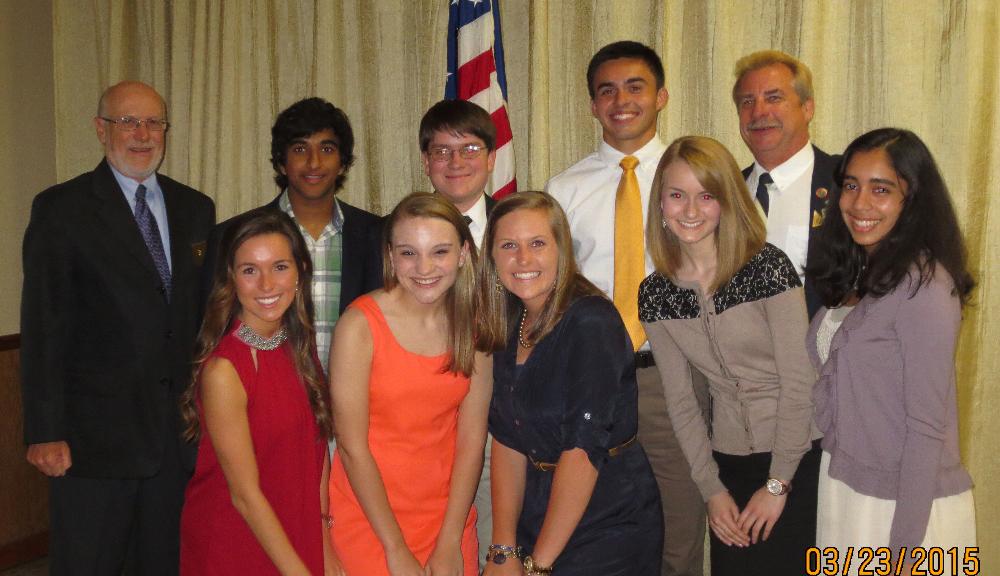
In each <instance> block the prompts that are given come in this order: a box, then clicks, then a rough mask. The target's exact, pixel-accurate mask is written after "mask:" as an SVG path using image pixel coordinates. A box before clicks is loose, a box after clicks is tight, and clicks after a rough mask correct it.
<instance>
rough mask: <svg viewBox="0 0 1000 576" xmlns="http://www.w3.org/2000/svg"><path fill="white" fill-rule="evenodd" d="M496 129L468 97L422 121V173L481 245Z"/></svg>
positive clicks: (481, 504)
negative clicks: (457, 212) (462, 219)
mask: <svg viewBox="0 0 1000 576" xmlns="http://www.w3.org/2000/svg"><path fill="white" fill-rule="evenodd" d="M496 140H497V129H496V126H495V125H494V124H493V119H492V118H490V115H489V113H488V112H487V111H486V110H484V109H483V108H481V107H480V106H478V105H476V104H473V103H472V102H469V101H467V100H442V101H440V102H438V103H437V104H435V105H433V106H431V107H430V108H429V109H428V110H427V112H425V113H424V117H423V118H421V120H420V152H421V156H422V157H423V162H424V173H425V174H427V177H428V178H430V180H431V184H432V185H433V186H434V191H435V192H437V193H438V194H440V195H442V196H444V197H445V198H447V199H448V201H449V202H451V203H452V204H453V205H454V206H455V207H456V208H458V211H459V212H461V213H462V215H463V216H465V219H466V222H468V224H469V231H470V232H472V239H473V240H475V242H476V249H477V250H481V249H482V243H483V235H484V234H486V218H487V216H488V215H489V213H490V211H491V210H493V206H494V205H496V201H495V200H493V198H490V195H489V194H487V193H486V185H487V184H488V183H489V180H490V174H491V173H492V172H493V164H494V162H495V161H496ZM492 444H493V437H492V436H488V437H487V438H486V448H485V452H484V461H483V472H482V475H481V476H480V478H479V489H478V490H476V500H475V504H476V510H477V512H478V514H479V517H478V520H477V521H476V533H477V536H478V537H479V568H480V569H482V568H483V567H484V566H485V565H486V553H487V552H488V550H489V546H490V543H491V542H492V534H493V509H492V500H491V499H490V446H491V445H492Z"/></svg>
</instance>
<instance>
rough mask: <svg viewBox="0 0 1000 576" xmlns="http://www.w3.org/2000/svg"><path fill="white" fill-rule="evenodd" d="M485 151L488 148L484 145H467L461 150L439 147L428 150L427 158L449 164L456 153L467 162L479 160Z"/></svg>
mask: <svg viewBox="0 0 1000 576" xmlns="http://www.w3.org/2000/svg"><path fill="white" fill-rule="evenodd" d="M483 150H486V146H483V145H482V144H466V145H465V146H462V147H461V148H455V149H452V148H448V147H447V146H438V147H435V148H428V149H427V156H428V157H429V158H430V159H431V161H433V162H448V161H449V160H451V159H452V156H453V155H454V154H455V152H458V155H459V156H461V157H462V158H464V159H466V160H472V159H475V158H478V157H479V155H480V154H482V152H483Z"/></svg>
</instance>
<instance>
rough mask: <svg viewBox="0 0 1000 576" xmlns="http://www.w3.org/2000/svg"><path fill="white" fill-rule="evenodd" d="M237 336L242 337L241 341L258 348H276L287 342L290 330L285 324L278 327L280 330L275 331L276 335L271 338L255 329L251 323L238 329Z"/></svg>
mask: <svg viewBox="0 0 1000 576" xmlns="http://www.w3.org/2000/svg"><path fill="white" fill-rule="evenodd" d="M236 337H237V338H239V339H240V341H241V342H243V343H244V344H246V345H247V346H250V347H252V348H256V349H258V350H274V349H275V348H277V347H278V346H281V345H282V344H284V343H285V340H288V330H286V329H285V327H284V326H282V327H281V328H278V331H277V332H275V333H274V336H271V337H270V338H264V337H263V336H261V335H260V334H258V333H256V332H254V331H253V328H251V327H250V325H249V324H243V325H241V326H240V327H239V329H237V330H236Z"/></svg>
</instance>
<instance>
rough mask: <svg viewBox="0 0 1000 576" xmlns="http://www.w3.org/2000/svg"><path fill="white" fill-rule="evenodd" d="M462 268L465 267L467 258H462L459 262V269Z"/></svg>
mask: <svg viewBox="0 0 1000 576" xmlns="http://www.w3.org/2000/svg"><path fill="white" fill-rule="evenodd" d="M462 266H465V258H460V259H459V260H458V267H459V268H461V267H462Z"/></svg>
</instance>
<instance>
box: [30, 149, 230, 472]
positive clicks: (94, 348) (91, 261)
mask: <svg viewBox="0 0 1000 576" xmlns="http://www.w3.org/2000/svg"><path fill="white" fill-rule="evenodd" d="M157 181H158V182H159V185H160V188H161V189H162V190H163V197H164V200H165V203H166V208H167V222H168V228H169V231H170V258H171V263H172V273H171V285H172V288H171V293H170V294H169V298H168V297H167V296H168V295H167V294H166V292H165V290H164V287H163V285H162V282H161V281H160V277H159V275H158V274H157V272H156V268H155V266H154V264H153V259H152V257H151V256H150V255H149V251H148V249H147V248H146V244H145V242H144V241H143V239H142V236H141V234H140V232H139V228H138V226H137V225H136V223H135V218H134V216H133V215H132V210H131V209H130V208H129V205H128V202H127V201H126V199H125V196H124V194H123V193H122V191H121V188H120V187H119V186H118V182H117V181H116V180H115V178H114V175H113V174H112V172H111V168H110V167H109V166H108V164H107V161H102V162H101V163H100V164H99V165H98V166H97V168H96V169H95V170H94V171H93V172H88V173H86V174H83V175H81V176H78V177H76V178H74V179H73V180H70V181H68V182H64V183H62V184H58V185H56V186H53V187H52V188H49V189H48V190H46V191H44V192H42V193H41V194H39V195H38V196H36V197H35V200H34V202H33V204H32V208H31V220H30V222H29V224H28V229H27V231H26V232H25V235H24V245H23V257H24V288H23V292H22V300H21V384H22V392H23V396H24V439H25V442H26V443H27V444H37V443H42V442H52V441H60V440H65V441H66V442H68V444H69V447H70V454H71V457H72V459H73V465H72V467H71V468H70V469H69V471H68V474H71V475H75V476H86V477H107V478H133V477H136V478H138V477H148V476H152V475H154V474H156V473H157V471H158V470H159V467H160V463H161V460H162V453H163V447H164V446H165V445H166V442H167V438H166V437H165V434H168V433H169V434H176V433H177V430H178V429H179V428H178V425H177V423H176V422H171V421H170V420H169V419H175V420H176V419H177V418H178V410H177V406H178V399H179V397H180V394H181V393H182V392H183V391H184V389H185V387H186V386H187V384H188V381H189V379H190V377H191V353H192V347H193V343H194V338H195V334H196V331H197V317H196V313H197V307H198V300H197V298H198V273H199V271H198V267H199V264H200V260H201V257H202V256H203V254H204V240H205V237H206V236H207V234H208V231H209V229H210V228H211V227H212V224H213V223H214V222H215V207H214V205H213V203H212V201H211V200H210V199H209V198H208V197H207V196H205V195H203V194H201V193H200V192H197V191H196V190H194V189H192V188H189V187H187V186H184V185H183V184H180V183H178V182H176V181H174V180H171V179H170V178H167V177H166V176H163V175H157ZM177 441H178V442H180V437H179V435H178V436H177ZM185 446H186V445H185ZM192 454H193V450H191V449H190V448H189V447H185V448H184V449H182V458H184V459H190V458H191V456H192Z"/></svg>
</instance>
